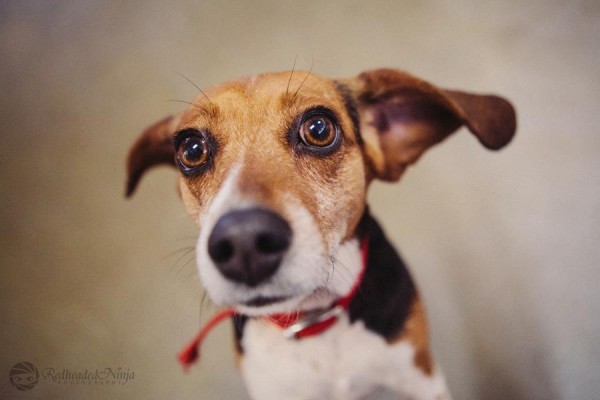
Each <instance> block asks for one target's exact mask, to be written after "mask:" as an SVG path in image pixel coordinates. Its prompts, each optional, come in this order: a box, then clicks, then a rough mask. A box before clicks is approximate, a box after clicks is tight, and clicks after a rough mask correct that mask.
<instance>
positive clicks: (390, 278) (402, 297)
mask: <svg viewBox="0 0 600 400" xmlns="http://www.w3.org/2000/svg"><path fill="white" fill-rule="evenodd" d="M357 233H358V236H359V237H360V238H364V237H367V238H368V240H369V253H368V256H367V267H366V271H365V276H364V278H363V281H362V283H361V285H360V287H359V290H358V293H357V295H356V297H355V298H354V300H353V301H352V303H351V304H350V310H349V311H350V321H352V322H354V321H356V320H362V321H363V322H364V324H365V326H366V327H367V329H369V330H371V331H373V332H375V333H378V334H380V335H381V336H383V337H384V338H386V339H388V340H391V339H394V338H396V337H397V336H398V335H399V334H400V332H401V331H402V328H403V326H404V323H405V321H406V319H407V318H408V316H409V313H410V308H411V305H412V303H413V302H414V300H415V298H416V294H417V292H416V289H415V286H414V283H413V281H412V279H411V277H410V274H409V273H408V270H407V269H406V266H405V265H404V262H403V261H402V259H401V258H400V256H399V255H398V253H397V252H396V250H394V248H393V247H392V245H391V244H390V243H389V242H388V240H387V238H386V237H385V234H384V233H383V230H382V229H381V227H380V226H379V224H378V223H377V221H375V219H373V217H371V215H370V214H369V211H368V210H367V211H365V214H364V215H363V217H362V220H361V222H360V224H359V228H358V232H357Z"/></svg>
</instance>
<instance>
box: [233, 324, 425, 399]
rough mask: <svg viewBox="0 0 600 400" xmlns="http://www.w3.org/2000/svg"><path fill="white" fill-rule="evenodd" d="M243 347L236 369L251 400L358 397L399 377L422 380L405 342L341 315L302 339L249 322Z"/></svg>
mask: <svg viewBox="0 0 600 400" xmlns="http://www.w3.org/2000/svg"><path fill="white" fill-rule="evenodd" d="M242 345H243V348H244V356H243V358H242V361H241V368H242V372H243V375H244V379H245V381H246V384H247V386H248V389H249V391H250V394H251V395H252V398H255V399H265V400H267V399H360V398H364V397H365V396H366V395H368V394H369V393H371V392H373V391H375V390H377V389H378V388H381V387H384V386H387V387H390V386H395V385H396V384H397V383H398V381H399V380H400V381H402V380H404V379H407V380H410V379H412V378H411V376H417V377H419V378H422V374H421V373H420V371H418V370H417V369H416V367H415V366H414V362H413V358H414V349H413V348H412V346H411V345H410V344H409V343H397V344H394V345H389V344H388V343H387V342H386V341H385V340H384V339H383V338H382V337H381V336H379V335H377V334H374V333H372V332H370V331H368V330H367V329H366V328H365V327H364V325H363V323H362V322H361V321H357V322H355V323H353V324H350V323H349V321H348V318H347V316H346V315H344V316H343V317H342V318H341V319H340V320H339V321H338V322H337V323H336V324H335V325H334V326H333V327H332V328H331V329H329V330H327V331H326V332H324V333H321V334H319V335H317V336H313V337H308V338H304V339H301V340H293V339H291V340H290V339H286V338H285V337H284V336H283V335H282V332H281V329H280V328H278V327H276V326H275V325H273V324H271V323H269V322H265V321H260V320H250V321H248V323H247V324H246V327H245V329H244V337H243V340H242Z"/></svg>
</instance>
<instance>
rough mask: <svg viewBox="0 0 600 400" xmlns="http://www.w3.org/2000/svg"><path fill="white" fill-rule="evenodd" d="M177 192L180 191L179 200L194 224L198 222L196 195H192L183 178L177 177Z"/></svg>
mask: <svg viewBox="0 0 600 400" xmlns="http://www.w3.org/2000/svg"><path fill="white" fill-rule="evenodd" d="M179 192H180V193H181V200H182V201H183V205H184V206H185V209H186V210H187V212H188V214H189V215H190V217H192V219H193V220H194V222H195V223H196V224H200V221H199V216H200V203H199V201H198V199H197V198H196V196H194V195H193V194H192V192H191V190H190V188H189V187H188V185H187V183H186V181H185V179H184V178H182V177H180V178H179Z"/></svg>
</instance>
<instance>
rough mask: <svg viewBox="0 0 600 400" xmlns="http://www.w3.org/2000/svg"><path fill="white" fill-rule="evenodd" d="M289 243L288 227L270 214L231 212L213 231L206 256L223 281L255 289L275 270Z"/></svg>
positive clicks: (278, 217)
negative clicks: (212, 262) (215, 267)
mask: <svg viewBox="0 0 600 400" xmlns="http://www.w3.org/2000/svg"><path fill="white" fill-rule="evenodd" d="M291 240H292V230H291V229H290V226H289V224H288V223H287V222H286V221H285V220H284V219H283V218H281V217H280V216H279V215H277V214H275V213H273V212H271V211H267V210H264V209H260V208H253V209H248V210H239V211H231V212H229V213H227V214H225V215H224V216H222V217H221V218H220V219H219V220H218V221H217V224H216V225H215V227H214V228H213V231H212V233H211V234H210V237H209V239H208V254H209V255H210V258H212V260H213V261H214V262H215V264H216V266H217V268H218V269H219V271H221V273H222V274H223V275H224V276H225V277H226V278H228V279H231V280H233V281H236V282H240V283H244V284H246V285H248V286H256V285H258V284H259V283H261V282H263V281H264V280H266V279H267V278H269V277H270V276H272V275H273V274H274V273H275V271H277V268H278V267H279V264H280V263H281V259H282V258H283V255H284V254H285V252H286V251H287V249H288V247H289V246H290V243H291Z"/></svg>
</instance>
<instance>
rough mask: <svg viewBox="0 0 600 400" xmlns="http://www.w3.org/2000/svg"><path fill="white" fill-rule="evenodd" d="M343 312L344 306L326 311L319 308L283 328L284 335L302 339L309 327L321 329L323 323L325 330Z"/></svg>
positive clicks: (287, 337) (289, 337) (337, 306)
mask: <svg viewBox="0 0 600 400" xmlns="http://www.w3.org/2000/svg"><path fill="white" fill-rule="evenodd" d="M343 312H344V307H342V306H341V305H336V306H334V307H333V308H330V309H328V310H325V311H322V310H318V311H313V312H310V313H307V314H304V315H303V316H302V318H300V319H298V321H296V322H295V323H293V324H292V325H290V326H289V327H287V328H285V329H284V330H283V336H284V337H285V338H286V339H300V338H301V337H302V336H303V333H304V332H305V331H307V330H308V329H309V328H314V329H319V328H318V327H319V325H322V326H323V330H325V329H327V328H328V327H329V326H330V325H332V324H333V323H334V322H335V321H337V320H338V318H339V317H340V315H341V314H342V313H343Z"/></svg>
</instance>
